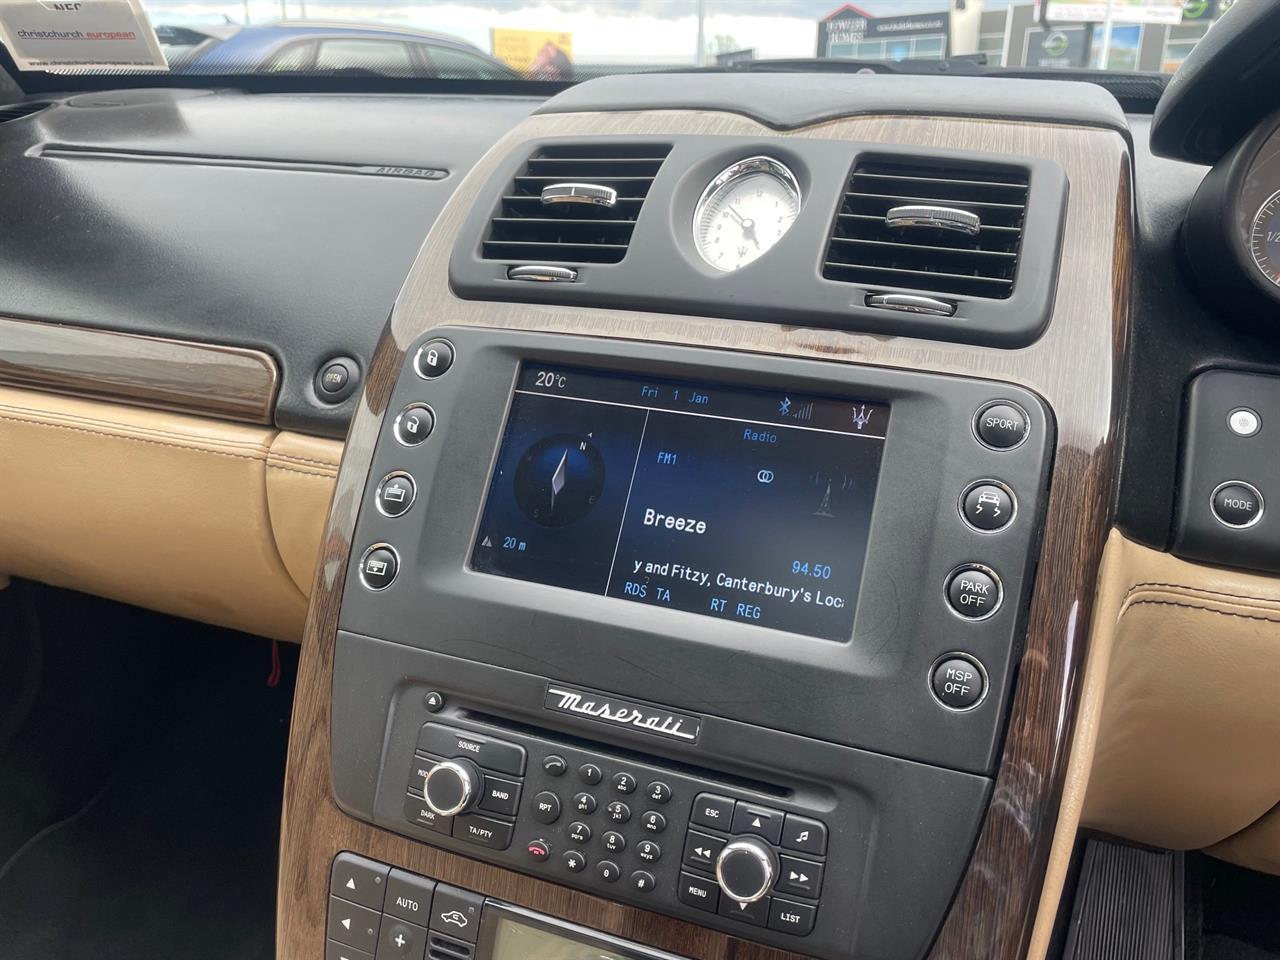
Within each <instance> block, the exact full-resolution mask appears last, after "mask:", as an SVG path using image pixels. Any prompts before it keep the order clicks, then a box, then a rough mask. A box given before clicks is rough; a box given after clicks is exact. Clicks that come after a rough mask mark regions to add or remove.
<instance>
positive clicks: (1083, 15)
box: [1045, 0, 1187, 24]
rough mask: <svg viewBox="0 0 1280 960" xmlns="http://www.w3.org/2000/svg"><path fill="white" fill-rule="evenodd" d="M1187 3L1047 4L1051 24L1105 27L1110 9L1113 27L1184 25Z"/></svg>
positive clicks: (1069, 0) (1054, 0)
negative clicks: (1134, 24) (1100, 25)
mask: <svg viewBox="0 0 1280 960" xmlns="http://www.w3.org/2000/svg"><path fill="white" fill-rule="evenodd" d="M1186 5H1187V4H1186V0H1089V2H1078V0H1047V2H1046V4H1045V19H1046V20H1048V21H1049V22H1051V23H1102V22H1103V21H1105V20H1106V19H1107V10H1108V8H1110V11H1111V21H1112V22H1113V23H1169V24H1173V23H1181V22H1182V17H1183V8H1184V7H1185V6H1186Z"/></svg>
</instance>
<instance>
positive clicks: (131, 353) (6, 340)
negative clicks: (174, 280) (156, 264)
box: [0, 317, 280, 424]
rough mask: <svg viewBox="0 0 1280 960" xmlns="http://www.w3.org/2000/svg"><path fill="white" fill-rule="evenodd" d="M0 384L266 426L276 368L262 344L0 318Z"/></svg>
mask: <svg viewBox="0 0 1280 960" xmlns="http://www.w3.org/2000/svg"><path fill="white" fill-rule="evenodd" d="M0 383H7V384H10V385H11V386H16V387H31V388H33V389H36V390H48V391H51V392H53V393H68V394H72V395H74V396H78V397H87V398H90V399H93V400H113V401H117V402H120V403H127V404H132V405H133V406H139V407H154V408H157V409H161V410H169V411H172V412H174V413H190V414H195V415H197V416H205V417H217V418H219V419H222V420H239V421H243V422H245V423H262V424H270V423H271V422H272V411H273V410H274V408H275V401H276V391H277V390H278V389H279V384H280V371H279V369H278V367H277V366H276V362H275V360H274V359H273V358H272V357H271V356H270V355H269V354H266V353H263V352H262V351H260V350H249V349H246V348H243V347H225V346H219V345H217V344H206V343H191V342H188V341H184V340H166V339H164V338H161V337H144V336H139V335H137V334H132V333H118V332H116V331H112V330H93V329H90V328H87V327H72V326H64V325H62V324H57V323H47V322H42V321H37V320H16V319H12V318H9V317H0Z"/></svg>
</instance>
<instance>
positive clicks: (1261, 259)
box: [1249, 191, 1280, 286]
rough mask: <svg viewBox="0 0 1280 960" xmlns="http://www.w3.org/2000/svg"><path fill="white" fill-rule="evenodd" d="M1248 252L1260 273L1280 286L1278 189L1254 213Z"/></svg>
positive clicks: (1279, 195)
mask: <svg viewBox="0 0 1280 960" xmlns="http://www.w3.org/2000/svg"><path fill="white" fill-rule="evenodd" d="M1249 253H1250V254H1252V255H1253V262H1254V264H1255V265H1256V266H1257V268H1258V269H1259V270H1261V271H1262V275H1263V276H1264V277H1266V278H1267V279H1268V280H1270V281H1271V282H1272V283H1274V284H1275V285H1276V286H1280V191H1276V192H1275V193H1273V194H1272V195H1271V196H1270V197H1268V198H1267V201H1266V202H1265V203H1264V204H1263V205H1262V206H1261V207H1259V208H1258V212H1257V213H1256V214H1255V215H1254V218H1253V229H1252V230H1251V231H1250V233H1249Z"/></svg>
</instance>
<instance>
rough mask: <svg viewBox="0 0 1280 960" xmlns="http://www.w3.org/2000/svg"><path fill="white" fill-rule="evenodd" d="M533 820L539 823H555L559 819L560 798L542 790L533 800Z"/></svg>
mask: <svg viewBox="0 0 1280 960" xmlns="http://www.w3.org/2000/svg"><path fill="white" fill-rule="evenodd" d="M533 819H535V820H537V821H538V822H539V823H555V822H556V821H557V820H559V819H560V798H559V797H557V796H556V795H555V794H554V793H552V792H551V791H550V790H543V791H542V792H541V793H540V794H538V795H537V796H536V797H534V798H533Z"/></svg>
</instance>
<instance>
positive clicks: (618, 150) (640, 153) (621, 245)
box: [483, 142, 671, 264]
mask: <svg viewBox="0 0 1280 960" xmlns="http://www.w3.org/2000/svg"><path fill="white" fill-rule="evenodd" d="M670 152H671V147H670V145H669V144H654V143H630V144H629V143H613V142H610V143H575V144H568V145H564V144H556V145H554V146H544V147H542V148H540V149H539V150H538V151H537V153H535V154H534V155H533V156H532V157H530V158H529V160H528V161H527V162H526V163H525V165H524V168H523V169H522V170H521V171H520V172H519V173H518V174H517V175H516V177H515V179H514V180H513V181H512V183H511V185H510V188H509V189H508V190H507V191H506V193H505V194H504V195H503V197H502V201H501V206H500V208H499V210H498V213H497V215H496V216H495V217H494V218H493V220H492V221H491V222H490V224H489V230H488V234H487V236H486V237H485V239H484V241H483V257H484V259H486V260H504V261H506V262H508V263H517V264H527V263H536V264H546V263H571V264H576V263H617V262H619V261H620V260H621V259H622V258H623V257H624V256H625V255H626V252H627V245H628V244H629V243H630V242H631V232H632V230H634V229H635V224H636V219H637V218H638V217H639V216H640V209H641V207H642V206H643V205H644V199H645V197H646V196H648V193H649V187H650V186H651V185H652V184H653V178H654V177H655V176H657V174H658V170H659V169H660V168H661V167H662V162H663V161H664V160H665V159H666V158H667V154H668V153H670Z"/></svg>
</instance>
